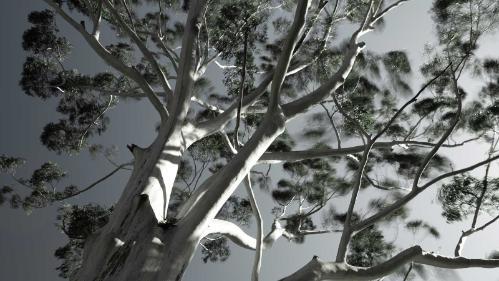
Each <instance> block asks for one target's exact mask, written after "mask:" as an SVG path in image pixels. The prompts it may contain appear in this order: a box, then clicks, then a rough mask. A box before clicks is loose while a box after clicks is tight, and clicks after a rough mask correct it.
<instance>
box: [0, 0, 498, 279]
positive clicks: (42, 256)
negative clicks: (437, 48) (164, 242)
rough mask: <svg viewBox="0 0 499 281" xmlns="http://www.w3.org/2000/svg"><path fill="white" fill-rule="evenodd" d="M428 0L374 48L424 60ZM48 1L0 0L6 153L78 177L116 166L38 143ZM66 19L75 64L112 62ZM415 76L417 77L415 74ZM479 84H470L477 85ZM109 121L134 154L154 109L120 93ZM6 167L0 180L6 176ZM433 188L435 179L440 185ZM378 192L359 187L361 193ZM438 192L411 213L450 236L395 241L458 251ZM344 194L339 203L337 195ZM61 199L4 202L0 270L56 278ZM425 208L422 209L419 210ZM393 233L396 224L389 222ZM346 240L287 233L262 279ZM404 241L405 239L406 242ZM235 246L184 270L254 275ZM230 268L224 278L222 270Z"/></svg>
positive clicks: (109, 138)
mask: <svg viewBox="0 0 499 281" xmlns="http://www.w3.org/2000/svg"><path fill="white" fill-rule="evenodd" d="M430 4H431V1H430V0H413V1H412V2H410V3H409V4H407V5H405V6H403V7H401V8H400V9H398V10H396V11H395V12H394V13H392V14H391V15H390V16H389V17H388V18H387V20H386V28H385V30H384V31H383V32H381V33H378V32H376V33H374V34H371V35H369V37H368V38H367V39H366V42H367V44H368V45H367V46H368V48H369V49H371V50H375V51H379V52H385V51H389V50H392V49H405V50H407V51H408V52H409V54H410V57H411V59H412V60H413V62H415V63H416V65H417V64H418V62H420V61H421V57H422V48H423V46H424V44H425V43H426V42H427V41H430V40H432V39H431V38H432V23H431V20H430V17H429V15H428V14H427V12H426V11H427V10H428V8H429V7H430ZM43 8H45V5H44V4H43V3H42V2H41V1H39V0H23V1H15V0H3V1H1V2H0V35H1V36H2V44H0V48H1V50H0V59H1V60H0V61H1V66H0V79H1V81H0V94H1V95H2V99H1V102H0V132H1V135H0V154H2V153H5V154H8V155H15V156H21V157H24V158H26V159H27V160H28V164H27V166H26V167H25V168H23V169H22V170H21V171H20V172H21V173H20V174H21V175H26V174H24V173H30V172H31V171H32V170H33V169H34V168H36V167H38V166H39V165H40V164H41V163H43V162H45V161H47V160H51V161H55V162H57V163H60V164H61V166H62V167H64V168H65V169H66V170H67V171H68V173H69V177H68V178H69V181H68V182H71V183H75V184H78V185H81V186H84V185H86V184H89V183H91V182H92V181H93V180H95V179H96V178H98V177H99V176H101V175H104V174H105V173H106V172H107V171H110V170H111V169H112V166H110V165H109V164H108V163H106V162H105V161H101V160H102V159H98V160H91V158H90V157H89V155H88V154H87V153H82V155H78V156H73V157H66V156H64V155H63V156H58V155H56V154H54V153H51V152H49V151H47V150H46V149H45V148H44V147H42V146H41V145H40V142H39V135H40V132H41V130H42V128H43V126H44V125H45V124H46V123H48V122H50V121H53V120H56V118H57V115H56V113H55V112H54V108H55V103H54V102H45V103H44V102H41V101H40V100H37V99H34V98H31V97H28V96H26V95H24V94H23V93H22V92H21V90H20V88H19V86H18V81H19V79H20V76H19V74H20V73H21V67H22V63H23V62H24V55H25V54H24V52H23V50H22V48H21V36H22V33H23V31H24V30H25V29H26V28H27V26H28V24H27V21H26V16H27V14H28V13H29V12H30V11H32V10H36V9H43ZM58 23H59V26H60V29H61V30H62V31H63V33H64V34H65V35H68V37H69V39H70V41H71V43H72V45H73V46H74V47H75V48H74V51H73V54H72V55H71V59H70V61H69V62H68V63H69V64H72V65H74V66H78V68H79V69H80V71H81V72H92V71H94V70H96V69H98V70H99V71H102V70H103V69H109V67H108V66H106V65H104V64H103V63H102V62H101V61H100V60H99V58H97V57H96V55H94V54H93V53H92V51H90V50H89V49H88V48H87V47H86V44H85V42H83V41H82V40H81V38H79V37H78V36H77V35H75V34H74V33H72V30H71V29H69V28H68V26H67V25H65V24H63V23H62V22H61V21H59V22H58ZM497 38H498V37H497V36H496V37H490V38H488V40H487V41H486V44H484V45H483V46H482V49H481V50H480V51H481V53H483V54H489V53H494V54H497V50H499V49H498V48H499V44H498V42H499V40H497ZM415 85H417V83H416V84H415ZM470 86H471V87H473V85H472V84H471V85H470ZM111 118H112V122H111V123H112V124H111V128H110V129H109V130H108V132H106V133H105V135H104V136H103V137H101V138H99V142H102V143H104V144H107V145H116V146H117V147H118V148H119V149H120V153H119V157H118V161H119V162H124V161H127V160H129V155H128V152H127V151H126V149H124V148H125V145H126V144H128V143H136V144H139V145H140V144H146V143H148V142H149V141H150V140H151V139H152V137H153V132H154V127H155V125H156V120H157V116H156V114H155V112H154V111H153V110H151V107H150V106H149V105H148V104H147V103H145V102H135V101H130V102H126V103H125V102H123V103H120V105H119V106H118V108H116V109H114V110H113V111H112V112H111ZM299 125H300V124H297V123H294V124H291V125H290V130H291V131H296V130H297V128H299ZM480 151H482V150H481V148H480V147H468V146H466V147H464V148H462V149H460V150H458V152H457V153H455V154H454V155H455V158H453V159H455V160H456V163H457V166H464V165H466V164H469V163H473V162H474V161H476V160H479V159H482V157H483V154H480V153H479V152H480ZM493 173H495V175H499V173H498V172H497V164H494V166H493ZM2 177H4V176H3V175H0V184H2V183H4V182H6V181H8V179H6V178H2ZM126 178H127V172H120V173H119V174H118V175H117V176H115V177H113V178H112V179H111V180H109V181H107V182H106V183H105V184H103V185H101V186H100V187H98V188H97V189H96V190H93V191H91V192H89V193H88V194H85V195H83V196H81V197H80V198H78V201H77V202H80V203H87V202H99V203H104V204H107V205H109V204H112V202H114V201H115V200H117V197H118V195H119V194H120V192H121V188H122V187H123V186H124V183H125V181H126ZM433 190H435V189H433ZM257 195H258V200H259V204H260V205H262V206H263V207H262V212H263V213H264V221H265V225H264V227H265V229H267V230H268V227H269V226H270V222H271V216H270V215H269V213H270V209H271V207H272V206H273V204H272V201H271V199H270V198H269V196H267V195H265V194H262V193H259V194H257ZM367 196H372V194H371V193H370V194H366V193H361V201H362V200H364V202H365V201H366V200H365V199H362V198H366V197H367ZM434 198H435V197H434V192H433V191H432V192H427V193H424V194H423V195H422V196H421V197H420V198H418V199H417V200H415V202H414V203H412V205H413V206H417V207H418V208H417V209H415V210H419V211H415V212H413V213H412V216H414V217H416V216H417V217H420V218H423V219H427V220H428V221H430V222H432V223H433V224H435V225H437V226H442V228H441V229H444V230H445V232H443V238H442V239H440V240H434V239H430V238H426V239H424V240H423V241H420V239H421V237H419V236H417V237H416V240H415V239H414V238H413V237H412V235H399V236H397V237H395V235H393V237H392V238H394V239H395V238H397V244H399V245H401V246H404V245H405V246H411V245H412V244H414V243H421V244H422V245H423V246H424V248H426V249H429V250H433V251H436V252H440V253H442V254H447V255H449V254H451V253H452V249H453V247H454V245H455V243H456V241H457V238H458V235H459V233H460V231H461V229H464V228H465V227H464V226H463V224H453V225H448V224H446V223H445V221H444V219H443V218H440V216H439V214H440V212H441V210H440V208H439V206H438V204H437V203H436V202H435V199H434ZM339 204H341V203H339ZM55 210H56V208H55V207H51V208H46V209H40V210H35V211H34V212H33V214H31V215H30V216H26V215H25V214H24V213H23V212H22V211H20V210H11V209H9V208H7V207H2V208H0V222H1V224H0V280H9V281H52V280H59V279H58V277H57V272H56V271H55V267H56V266H57V261H56V259H55V258H54V257H53V252H54V250H55V249H56V248H57V247H59V246H62V245H63V244H64V243H65V236H64V235H63V234H61V233H59V232H58V231H57V229H56V228H55V227H54V223H55V216H56V212H55ZM421 210H423V211H421ZM388 233H396V231H395V230H393V231H392V230H391V229H390V230H389V231H388ZM497 233H499V226H498V225H495V226H493V227H491V228H490V229H488V230H487V231H485V232H483V233H478V234H476V235H474V236H473V237H472V238H470V239H469V241H468V242H467V243H468V244H467V246H466V248H465V255H466V256H469V257H483V256H484V255H485V254H487V253H489V252H490V251H491V250H493V249H499V238H498V236H497ZM338 240H339V235H338V234H327V235H324V236H320V237H310V238H307V241H306V243H305V244H302V245H297V244H291V243H288V242H287V241H286V240H284V239H280V240H278V242H277V243H276V245H275V246H274V247H273V248H272V249H270V250H268V251H266V252H264V258H263V259H264V264H263V267H262V276H263V280H277V279H279V278H280V277H283V276H284V275H285V274H286V273H290V272H292V271H294V270H296V269H297V268H298V267H299V266H301V265H303V264H304V263H306V262H307V261H308V260H309V259H310V258H311V257H312V256H313V255H318V256H320V257H321V258H322V259H332V258H333V257H334V254H335V251H336V244H337V241H338ZM399 242H400V243H399ZM231 250H232V253H233V254H232V255H231V257H230V258H229V259H228V260H227V261H226V262H225V263H221V264H211V263H208V264H203V262H202V261H201V260H200V258H199V256H196V257H195V258H194V260H193V262H192V263H191V264H190V265H189V268H188V270H187V272H186V275H185V278H184V280H187V281H194V280H221V281H222V280H246V279H249V276H250V270H251V262H252V257H253V253H252V252H250V251H247V250H242V249H239V248H237V247H236V246H232V247H231ZM222 273H223V279H221V278H220V277H221V274H222ZM459 273H460V275H461V276H462V277H463V280H481V281H497V280H499V277H498V276H499V270H498V269H493V270H484V269H480V270H460V271H459Z"/></svg>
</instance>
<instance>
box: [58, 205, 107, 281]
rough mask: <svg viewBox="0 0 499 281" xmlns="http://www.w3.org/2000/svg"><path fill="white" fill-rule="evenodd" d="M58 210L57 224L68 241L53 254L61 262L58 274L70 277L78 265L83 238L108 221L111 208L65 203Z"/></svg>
mask: <svg viewBox="0 0 499 281" xmlns="http://www.w3.org/2000/svg"><path fill="white" fill-rule="evenodd" d="M58 211H59V215H58V216H57V220H58V221H59V224H58V226H59V228H60V229H61V230H62V231H63V232H64V233H65V234H66V235H67V236H68V238H69V241H68V243H67V244H66V245H65V246H63V247H59V248H58V249H57V250H56V251H55V253H54V255H55V257H56V258H57V259H59V260H61V262H62V263H61V265H59V266H58V267H57V270H59V276H61V277H63V278H70V277H72V276H73V275H74V274H75V273H76V271H77V270H78V269H79V267H80V264H81V260H82V258H83V246H84V243H85V239H86V238H88V236H89V235H90V234H92V233H93V232H95V231H96V230H97V229H99V228H101V227H103V226H104V225H105V224H106V223H107V222H108V221H109V216H110V214H111V212H112V208H109V209H106V208H103V207H101V206H99V205H92V204H87V205H83V206H77V205H73V206H71V205H66V206H64V207H62V208H59V210H58Z"/></svg>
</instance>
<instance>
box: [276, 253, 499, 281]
mask: <svg viewBox="0 0 499 281" xmlns="http://www.w3.org/2000/svg"><path fill="white" fill-rule="evenodd" d="M410 262H414V263H418V264H424V265H430V266H435V267H439V268H448V269H459V268H470V267H481V268H497V267H499V259H467V258H462V257H457V258H452V257H445V256H440V255H434V254H432V253H429V252H425V251H423V250H422V249H421V247H420V246H414V247H411V248H408V249H406V250H404V251H402V252H400V253H399V254H397V255H395V256H394V257H392V258H391V259H389V260H387V261H385V262H383V263H381V264H379V265H375V266H372V267H356V266H351V265H348V264H345V263H336V262H324V261H321V260H320V259H319V258H318V257H316V256H315V257H314V258H313V259H312V260H311V261H310V262H309V263H307V264H306V265H305V266H303V267H302V268H301V269H299V270H298V271H296V272H295V273H293V274H292V275H290V276H288V277H286V278H283V279H281V280H280V281H298V280H300V281H301V280H310V281H319V280H349V281H367V280H376V279H378V278H383V277H385V276H387V275H389V274H391V273H393V272H395V271H396V270H397V269H398V268H400V267H402V266H404V265H406V264H407V263H410Z"/></svg>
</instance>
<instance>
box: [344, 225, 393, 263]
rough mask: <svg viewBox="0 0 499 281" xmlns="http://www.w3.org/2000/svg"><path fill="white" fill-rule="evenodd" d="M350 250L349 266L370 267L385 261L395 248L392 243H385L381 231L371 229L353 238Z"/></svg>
mask: <svg viewBox="0 0 499 281" xmlns="http://www.w3.org/2000/svg"><path fill="white" fill-rule="evenodd" d="M349 248H350V251H349V252H348V255H347V262H348V263H349V264H351V265H354V266H362V267H369V266H373V265H376V264H378V263H380V262H382V261H383V260H385V259H386V258H387V257H388V256H389V255H390V253H391V252H392V251H393V250H394V248H395V247H394V246H393V244H392V243H388V242H385V239H384V236H383V234H382V232H381V231H379V230H378V229H376V228H375V227H369V228H367V229H365V230H363V231H362V232H360V233H358V234H357V235H355V236H354V237H353V238H352V240H351V242H350V244H349Z"/></svg>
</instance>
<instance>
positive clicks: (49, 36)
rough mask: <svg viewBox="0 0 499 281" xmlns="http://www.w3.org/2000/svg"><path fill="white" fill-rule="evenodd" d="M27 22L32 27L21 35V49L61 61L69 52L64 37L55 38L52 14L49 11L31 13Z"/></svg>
mask: <svg viewBox="0 0 499 281" xmlns="http://www.w3.org/2000/svg"><path fill="white" fill-rule="evenodd" d="M28 21H29V22H30V23H31V24H33V26H32V27H31V28H30V29H28V30H26V31H25V32H24V34H23V49H24V50H26V51H31V52H33V53H34V54H36V55H43V56H46V57H52V58H56V59H62V58H63V57H64V56H66V55H67V53H68V52H69V50H70V45H69V43H68V42H67V40H66V38H64V37H57V35H56V33H57V32H58V29H57V27H56V26H55V21H54V13H53V12H51V11H50V10H43V11H40V12H37V11H35V12H31V13H30V14H29V16H28Z"/></svg>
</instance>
